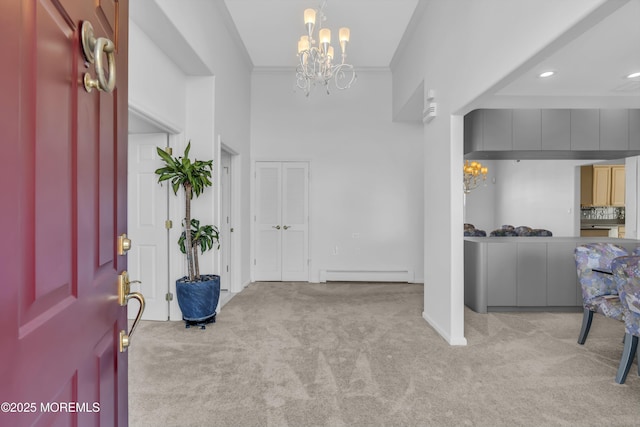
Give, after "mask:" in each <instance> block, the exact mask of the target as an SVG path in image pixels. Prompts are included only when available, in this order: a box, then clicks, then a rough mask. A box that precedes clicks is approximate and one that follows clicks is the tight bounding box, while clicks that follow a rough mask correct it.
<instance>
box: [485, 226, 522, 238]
mask: <svg viewBox="0 0 640 427" xmlns="http://www.w3.org/2000/svg"><path fill="white" fill-rule="evenodd" d="M517 235H518V233H516V231H515V228H514V227H513V225H503V226H502V227H500V228H498V229H496V230H493V231H492V232H491V233H489V236H492V237H516V236H517Z"/></svg>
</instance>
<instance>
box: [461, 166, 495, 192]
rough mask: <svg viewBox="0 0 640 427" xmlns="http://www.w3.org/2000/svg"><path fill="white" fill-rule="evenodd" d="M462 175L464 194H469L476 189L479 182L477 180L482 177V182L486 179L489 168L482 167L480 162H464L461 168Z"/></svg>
mask: <svg viewBox="0 0 640 427" xmlns="http://www.w3.org/2000/svg"><path fill="white" fill-rule="evenodd" d="M462 171H463V175H462V182H463V184H464V194H469V193H470V192H471V190H473V189H474V188H476V187H477V186H478V185H479V184H480V182H479V180H478V178H479V177H480V175H482V182H484V181H485V180H486V179H487V173H488V172H489V168H487V167H486V166H482V163H480V162H475V161H473V162H471V163H469V160H465V162H464V166H463V167H462Z"/></svg>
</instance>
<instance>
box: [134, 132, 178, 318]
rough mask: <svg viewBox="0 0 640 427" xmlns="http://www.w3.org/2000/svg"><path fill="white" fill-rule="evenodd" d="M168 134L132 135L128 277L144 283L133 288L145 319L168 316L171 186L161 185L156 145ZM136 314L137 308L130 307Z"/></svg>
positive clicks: (164, 141)
mask: <svg viewBox="0 0 640 427" xmlns="http://www.w3.org/2000/svg"><path fill="white" fill-rule="evenodd" d="M166 145H167V135H166V134H159V133H156V134H130V135H129V167H128V168H129V179H128V200H129V203H128V210H127V215H128V234H129V238H130V239H131V241H132V245H131V250H130V251H129V253H128V257H129V266H128V268H129V277H130V278H131V280H140V281H141V282H142V283H139V284H138V283H132V284H131V290H132V291H138V292H142V294H143V295H144V297H145V300H146V308H145V310H144V313H143V316H142V318H143V319H145V320H167V319H168V318H169V303H168V302H167V301H166V297H165V296H166V293H167V285H168V283H169V272H168V265H169V263H168V256H169V250H168V230H167V229H166V225H165V221H166V220H167V218H168V191H169V186H168V185H164V186H160V185H159V184H158V177H157V175H156V174H155V170H156V169H157V168H159V167H161V166H162V163H161V159H160V157H159V156H158V154H157V152H156V147H166ZM129 314H130V315H133V316H135V314H136V313H135V310H133V311H129Z"/></svg>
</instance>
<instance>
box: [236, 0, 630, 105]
mask: <svg viewBox="0 0 640 427" xmlns="http://www.w3.org/2000/svg"><path fill="white" fill-rule="evenodd" d="M320 2H321V0H269V1H264V0H225V4H226V6H227V8H228V10H229V13H230V15H231V17H232V19H233V21H234V24H235V26H236V28H237V30H238V33H239V35H240V38H241V39H242V41H243V42H244V44H245V47H246V48H247V51H248V53H249V56H250V58H251V60H252V61H253V65H254V66H255V67H278V68H285V67H293V66H294V65H295V64H296V47H297V46H296V42H297V40H298V39H299V37H300V36H301V35H302V34H304V31H305V29H304V25H303V19H302V16H303V10H304V9H305V8H308V7H311V8H315V7H317V6H318V5H319V4H320ZM423 2H426V0H420V1H418V0H328V1H327V4H326V7H325V12H326V15H327V22H326V25H327V26H328V27H329V28H331V29H332V30H333V31H332V34H334V38H335V34H336V32H337V29H338V28H339V27H340V26H348V27H350V28H351V42H350V45H349V47H348V62H349V63H351V64H354V65H355V66H356V68H367V67H388V66H389V64H390V63H391V59H392V58H393V55H394V53H395V51H396V49H397V48H398V45H399V43H400V41H401V39H402V36H403V34H404V32H405V29H406V28H407V26H408V24H409V22H410V20H411V17H412V15H413V12H414V11H415V10H416V7H417V6H418V5H419V4H420V3H423ZM622 3H623V2H620V4H622ZM614 7H615V6H614ZM419 9H420V10H423V8H419ZM427 13H428V9H427ZM257 17H259V18H257ZM639 19H640V0H631V1H630V2H628V3H627V4H625V5H623V6H622V7H620V8H619V9H618V10H616V11H615V12H613V13H612V14H611V15H609V16H607V17H606V18H604V19H603V20H602V21H601V22H597V23H595V24H594V25H593V26H592V27H591V28H590V29H588V30H587V31H586V32H584V33H582V34H581V35H578V36H577V37H576V38H574V39H573V40H572V41H570V42H568V43H566V44H565V45H564V46H562V47H560V48H558V47H557V46H551V47H550V48H549V49H546V50H545V51H544V52H542V53H541V54H540V55H538V56H537V57H536V60H535V61H534V62H533V63H530V64H527V65H526V67H521V68H519V69H518V70H516V71H515V73H514V74H512V75H510V76H508V78H507V79H505V81H503V82H502V83H501V84H499V85H497V86H496V87H495V88H494V92H493V94H492V95H493V96H492V97H489V98H486V99H485V105H484V106H493V107H505V108H506V107H507V106H509V107H518V106H527V105H529V106H531V107H532V108H533V107H540V106H550V107H552V106H554V105H556V104H558V105H561V103H562V102H565V103H567V105H566V106H567V107H580V106H581V105H580V104H581V102H582V103H585V102H586V98H589V99H590V100H591V102H593V103H594V104H597V105H599V106H601V105H603V101H605V102H606V104H607V105H610V106H611V107H619V108H632V107H635V108H640V78H637V79H635V80H634V81H629V80H628V79H626V78H625V76H626V75H627V74H629V73H631V72H632V71H640V25H639V24H638V21H639ZM548 69H551V70H554V71H556V74H555V75H554V76H553V77H551V78H548V79H546V80H543V79H540V78H539V77H538V74H539V72H541V71H543V70H548ZM507 103H510V105H502V104H507ZM545 103H546V104H545ZM549 103H551V105H549ZM569 103H570V105H569ZM514 104H515V105H514ZM538 104H545V105H538ZM582 106H584V107H588V106H589V105H586V104H584V105H582Z"/></svg>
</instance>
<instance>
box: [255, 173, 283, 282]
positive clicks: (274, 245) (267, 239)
mask: <svg viewBox="0 0 640 427" xmlns="http://www.w3.org/2000/svg"><path fill="white" fill-rule="evenodd" d="M281 218H282V168H281V165H280V163H279V162H257V163H256V216H255V218H254V219H255V225H256V227H255V228H256V247H255V253H256V257H255V259H254V261H253V264H254V277H255V279H256V280H282V234H281V233H280V230H281V229H282V224H281V222H280V220H281Z"/></svg>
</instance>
